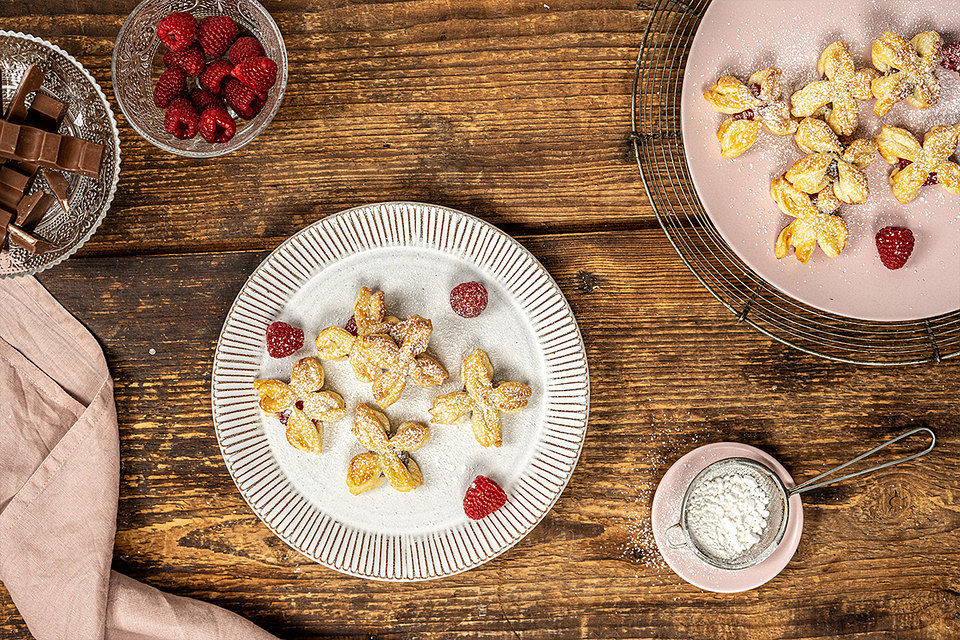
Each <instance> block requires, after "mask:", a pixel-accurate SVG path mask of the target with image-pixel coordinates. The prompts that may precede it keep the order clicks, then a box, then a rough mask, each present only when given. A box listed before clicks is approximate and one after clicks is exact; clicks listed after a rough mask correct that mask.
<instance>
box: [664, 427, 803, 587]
mask: <svg viewBox="0 0 960 640" xmlns="http://www.w3.org/2000/svg"><path fill="white" fill-rule="evenodd" d="M734 456H739V457H742V458H750V459H751V460H757V461H759V462H762V463H763V464H765V465H767V466H768V467H770V468H771V469H773V470H774V471H775V472H776V474H777V475H778V476H780V479H781V480H783V483H784V484H785V485H787V487H792V486H794V482H793V478H792V477H790V474H789V473H788V472H787V470H786V469H784V468H783V465H781V464H780V463H779V462H777V461H776V459H775V458H774V457H773V456H771V455H770V454H768V453H764V452H763V451H761V450H760V449H757V448H756V447H751V446H750V445H746V444H740V443H737V442H717V443H715V444H708V445H706V446H703V447H699V448H697V449H694V450H693V451H691V452H690V453H688V454H687V455H685V456H683V457H682V458H680V459H679V460H677V461H676V462H675V463H674V464H673V466H672V467H670V468H669V469H668V470H667V472H666V473H665V474H664V475H663V480H661V481H660V484H659V485H657V491H656V493H655V494H654V495H653V509H652V511H651V521H652V527H653V538H654V540H656V542H657V548H658V549H659V550H660V555H662V556H663V559H664V560H666V561H667V564H668V565H670V568H671V569H673V570H674V572H675V573H676V574H677V575H678V576H680V577H681V578H683V579H684V580H686V581H687V582H689V583H690V584H692V585H693V586H695V587H699V588H701V589H705V590H707V591H716V592H717V593H737V592H739V591H748V590H750V589H756V588H757V587H759V586H760V585H762V584H763V583H765V582H767V581H768V580H771V579H773V578H774V577H775V576H776V575H777V574H778V573H780V572H781V571H783V568H784V567H785V566H787V563H788V562H790V559H791V558H792V557H793V554H794V552H796V550H797V545H798V544H800V533H801V532H802V530H803V503H801V502H800V496H799V495H796V496H792V497H791V498H790V518H789V519H788V520H787V530H786V532H785V533H784V534H783V540H781V541H780V545H779V546H778V547H777V548H776V550H774V552H773V553H772V554H770V556H768V557H767V559H766V560H764V561H763V562H761V563H760V564H758V565H756V566H753V567H750V568H748V569H740V570H737V571H728V570H726V569H717V568H716V567H713V566H710V565H709V564H707V563H706V562H704V561H703V560H701V559H700V558H698V557H697V556H695V555H694V554H693V552H692V551H690V550H689V549H671V548H670V547H668V546H667V544H666V537H665V536H666V530H667V528H668V527H670V526H672V525H674V524H676V523H677V522H679V521H680V503H681V502H682V501H683V494H684V493H685V492H686V490H687V487H688V486H689V485H690V482H691V481H692V480H693V478H694V477H695V476H696V475H697V474H698V473H700V472H701V471H702V470H703V469H704V468H705V467H706V466H707V465H709V464H712V463H714V462H716V461H717V460H722V459H724V458H730V457H734Z"/></svg>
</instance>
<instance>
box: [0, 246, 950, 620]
mask: <svg viewBox="0 0 960 640" xmlns="http://www.w3.org/2000/svg"><path fill="white" fill-rule="evenodd" d="M520 239H521V241H522V242H523V243H524V244H525V245H526V246H527V247H528V248H530V249H531V251H533V252H534V254H535V255H537V256H538V257H539V258H540V259H541V260H542V261H543V262H544V263H545V265H546V266H547V267H548V268H549V269H550V271H551V273H553V274H554V276H555V277H556V278H557V281H558V282H559V283H560V286H561V288H562V289H563V291H564V293H565V294H566V295H567V296H568V298H569V299H570V302H571V304H572V305H573V308H574V312H575V313H576V315H577V317H578V319H579V322H580V325H581V327H582V329H583V333H584V339H585V342H586V346H587V350H588V354H589V357H590V362H591V366H592V368H591V374H592V376H591V377H592V384H593V397H592V412H591V422H590V428H589V432H588V436H587V442H586V446H585V449H584V453H583V457H582V459H581V462H580V465H579V467H578V469H577V472H576V474H575V475H574V477H573V480H572V481H571V483H570V485H569V487H568V488H567V490H566V491H565V492H564V495H563V497H562V498H561V500H560V502H559V503H558V505H557V507H556V508H555V509H554V510H553V511H552V512H551V514H550V515H549V516H548V517H547V519H546V520H545V521H544V522H543V523H542V524H541V525H540V526H538V527H537V528H536V529H535V530H534V532H533V533H532V534H531V535H530V536H529V537H528V538H527V539H525V540H524V541H523V542H521V543H520V544H519V545H518V546H517V547H516V548H515V549H514V550H512V551H510V552H509V553H507V554H506V555H505V556H503V557H501V558H499V559H497V560H494V561H493V562H491V563H489V564H488V565H485V566H483V567H481V568H479V569H476V570H473V571H470V572H468V573H466V574H463V575H460V576H456V577H453V578H448V579H443V580H439V581H435V582H429V583H425V584H417V585H390V584H379V583H374V582H365V581H362V580H358V579H354V578H349V577H345V576H341V575H339V574H336V573H335V572H332V571H330V570H328V569H325V568H322V567H319V566H316V565H311V564H309V563H308V562H307V561H305V560H304V559H303V558H302V557H300V556H299V555H298V554H296V553H295V552H293V551H290V550H289V549H287V548H286V547H285V546H284V545H283V543H281V542H280V541H279V540H278V539H277V538H275V537H274V536H273V535H272V534H271V533H270V532H269V531H268V530H267V529H266V527H264V526H263V525H262V524H261V523H260V522H259V521H258V520H257V519H256V517H255V516H254V515H253V514H252V513H251V512H250V511H249V510H248V509H247V508H246V506H245V505H244V503H243V501H242V499H241V498H240V496H239V494H238V493H237V491H236V489H235V487H234V486H233V484H232V482H231V480H230V477H229V475H228V473H227V471H226V469H225V467H224V465H223V462H222V459H221V458H220V455H219V451H218V449H217V445H216V438H215V436H214V431H213V425H212V421H211V418H210V413H209V371H210V366H211V363H212V358H213V348H214V345H215V342H216V336H217V334H218V332H219V328H220V324H221V321H222V319H223V317H224V315H225V314H226V311H227V309H228V307H229V305H230V303H231V302H232V300H233V297H234V296H235V294H236V293H237V291H238V290H239V288H240V286H241V285H242V283H243V280H244V279H245V277H246V275H247V274H248V273H249V272H250V271H251V270H252V269H253V268H254V267H255V266H256V265H257V264H258V263H259V261H260V260H261V259H262V258H263V257H264V255H265V254H264V253H263V252H231V253H207V254H193V255H182V256H150V257H146V258H140V257H128V258H77V259H72V260H70V261H68V262H66V263H64V265H62V267H60V268H58V269H57V271H55V272H51V273H49V274H47V275H45V276H43V277H42V280H43V282H44V284H45V285H46V286H48V287H49V288H50V290H51V291H52V292H53V293H54V295H56V296H57V298H58V299H59V300H61V301H62V302H63V303H64V304H65V305H66V306H67V307H68V308H69V309H71V310H73V311H74V312H75V313H76V314H77V315H78V316H79V317H80V318H81V319H82V320H83V321H84V322H85V323H86V324H87V326H89V327H90V329H91V330H92V331H93V332H94V333H95V334H96V335H97V336H99V337H100V339H101V340H102V342H103V345H104V347H105V349H106V353H107V356H108V359H109V361H110V363H111V366H112V369H113V372H114V376H115V378H116V387H117V403H118V407H119V413H120V425H121V434H120V435H121V449H122V451H121V453H122V459H123V474H122V479H121V500H120V515H119V527H120V531H119V534H118V538H117V550H116V567H117V568H118V569H119V570H120V571H124V572H127V573H129V574H131V575H133V576H134V577H137V578H140V579H143V580H146V581H147V582H149V583H151V584H154V585H156V586H158V587H161V588H165V589H169V590H170V591H173V592H175V593H179V594H184V595H191V596H197V597H200V598H204V599H207V600H212V601H214V602H218V603H220V604H223V605H225V606H228V607H230V608H231V609H234V610H236V611H238V612H240V613H242V614H244V615H247V616H249V617H250V618H252V619H253V620H255V621H257V622H258V623H260V624H262V625H264V626H265V627H267V628H268V629H270V630H271V631H273V632H275V633H277V634H279V635H280V636H281V637H287V638H320V637H327V635H328V634H331V635H335V634H347V635H348V636H352V637H357V636H364V635H365V634H369V635H371V636H374V637H378V638H474V637H480V638H512V637H517V635H519V637H522V638H528V637H529V638H537V637H551V638H581V637H618V638H654V637H674V638H703V637H711V638H782V637H791V638H810V639H812V638H832V637H837V636H840V635H843V636H844V637H848V638H858V639H865V638H889V637H898V638H948V637H956V629H957V624H960V621H958V615H960V575H958V568H960V567H958V559H957V555H956V548H957V546H958V544H960V533H958V531H960V488H958V486H957V483H956V477H957V474H958V473H960V419H958V418H957V415H956V410H955V398H956V391H957V389H958V387H960V370H958V369H957V367H955V366H940V367H933V366H930V367H915V368H912V369H909V370H896V369H893V370H890V369H863V368H856V367H852V366H838V365H835V364H830V363H827V362H823V361H820V360H817V359H814V358H812V357H809V356H805V355H802V354H799V353H794V352H792V351H788V350H785V349H783V348H781V347H779V346H777V345H774V344H772V343H770V342H769V341H768V340H766V339H764V338H763V337H761V336H759V335H757V334H756V333H755V332H752V331H750V330H748V329H746V328H744V327H739V326H737V325H736V324H734V323H733V322H732V320H731V318H730V317H729V315H728V312H726V310H724V309H723V308H722V307H721V306H720V305H719V304H718V303H717V302H716V301H714V300H713V299H712V297H710V295H709V294H708V293H706V292H705V291H704V290H703V289H702V288H701V287H700V286H699V285H698V284H697V282H696V280H695V279H694V278H693V276H692V275H690V274H689V273H688V272H686V270H685V268H684V267H683V266H682V265H681V264H680V262H679V260H678V259H677V258H676V257H675V255H674V254H673V253H672V249H671V248H670V246H669V244H668V243H667V241H666V240H665V239H664V238H663V237H662V236H661V234H660V233H659V232H656V231H646V232H643V231H641V232H627V233H612V232H607V233H603V232H598V233H586V234H556V235H553V236H550V237H547V238H544V237H521V238H520ZM594 287H596V288H594ZM91 292H93V293H91ZM151 348H152V349H155V350H156V354H155V355H150V353H149V350H150V349H151ZM920 424H925V425H929V426H931V427H932V428H934V429H935V430H936V431H937V433H938V435H939V437H940V442H939V444H938V447H937V450H936V453H935V454H934V456H932V457H930V458H928V459H926V460H924V461H923V462H918V463H912V464H909V465H906V466H903V467H898V468H895V469H890V470H886V471H884V472H881V473H879V474H877V475H875V476H871V477H869V478H867V479H865V480H864V481H863V483H862V485H857V484H852V483H848V484H845V485H842V486H839V487H836V488H829V489H824V490H821V491H819V492H816V493H814V494H810V495H809V497H805V503H806V507H805V519H806V529H805V531H804V536H803V539H802V541H801V543H800V548H799V550H798V553H797V556H796V557H795V559H794V560H793V561H792V562H791V564H790V565H789V566H788V567H787V569H786V570H785V571H784V572H783V573H782V574H781V575H780V576H779V577H777V578H776V579H774V580H773V581H772V582H770V583H769V584H768V585H766V586H764V587H762V588H760V589H758V590H756V591H752V592H748V593H745V594H739V595H729V596H720V595H714V594H707V593H703V592H700V591H699V590H697V589H695V588H693V587H691V586H689V585H686V584H685V583H683V582H682V581H681V580H680V579H679V578H677V577H676V576H674V575H673V574H672V573H670V572H669V570H667V569H664V568H662V567H659V566H657V565H656V564H655V562H653V561H654V560H655V558H653V557H652V554H655V553H656V552H655V550H654V549H653V548H652V547H650V546H649V544H639V545H638V544H636V543H635V540H634V538H635V535H634V531H635V529H636V527H637V526H638V524H637V523H638V522H642V521H644V519H645V518H646V517H647V516H648V511H649V496H650V492H651V491H652V488H653V487H654V486H655V485H656V483H657V482H658V481H659V479H660V477H661V476H662V474H663V473H664V471H665V470H666V468H667V467H668V466H669V464H670V463H671V462H672V461H673V460H674V459H676V458H677V457H679V456H680V455H681V454H682V453H683V452H685V451H686V450H688V449H689V448H691V447H693V446H696V445H698V444H703V443H707V442H713V441H720V440H737V441H742V442H747V443H750V444H755V445H758V446H761V447H763V448H764V449H765V450H767V451H770V452H771V453H773V454H774V455H776V456H777V457H778V458H779V459H780V460H782V461H783V463H784V464H785V465H786V466H787V467H788V468H789V469H791V470H793V471H794V472H795V473H796V475H797V476H799V477H806V476H809V475H812V474H814V473H815V472H816V470H817V469H820V468H823V467H825V466H826V465H828V464H833V463H837V462H840V461H841V460H843V459H845V457H849V456H850V455H851V454H852V453H853V452H854V451H857V450H859V449H865V448H868V446H869V444H870V443H872V442H875V441H877V440H879V439H881V438H883V437H884V436H886V435H889V434H892V433H895V432H897V431H899V430H901V429H904V428H906V427H908V426H911V425H920ZM2 610H3V611H4V613H8V614H9V615H10V616H11V621H10V622H9V623H7V625H6V627H0V628H3V629H5V630H7V631H9V634H10V635H9V637H12V638H26V637H27V636H26V635H25V631H24V630H23V628H22V627H21V626H19V624H20V623H19V622H18V621H17V620H16V619H15V615H14V612H13V609H12V606H11V605H10V604H9V602H5V603H4V604H3V607H2Z"/></svg>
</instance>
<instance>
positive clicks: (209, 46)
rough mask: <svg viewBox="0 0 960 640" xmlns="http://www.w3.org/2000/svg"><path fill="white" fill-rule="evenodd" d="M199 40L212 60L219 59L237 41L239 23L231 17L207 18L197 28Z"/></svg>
mask: <svg viewBox="0 0 960 640" xmlns="http://www.w3.org/2000/svg"><path fill="white" fill-rule="evenodd" d="M197 39H198V40H199V41H200V46H201V47H203V50H204V52H205V53H206V54H207V56H208V57H210V58H219V57H220V56H222V55H223V54H225V53H226V52H227V49H229V48H230V45H232V44H233V41H234V40H236V39H237V23H236V22H234V21H233V18H231V17H229V16H207V17H206V18H203V19H202V20H200V24H199V25H198V26H197Z"/></svg>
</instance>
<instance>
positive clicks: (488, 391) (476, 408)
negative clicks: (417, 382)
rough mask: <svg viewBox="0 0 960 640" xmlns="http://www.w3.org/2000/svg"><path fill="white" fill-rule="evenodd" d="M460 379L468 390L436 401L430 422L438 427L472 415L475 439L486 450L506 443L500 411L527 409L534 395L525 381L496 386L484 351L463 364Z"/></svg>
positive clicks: (470, 356) (490, 365)
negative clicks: (504, 441) (501, 426)
mask: <svg viewBox="0 0 960 640" xmlns="http://www.w3.org/2000/svg"><path fill="white" fill-rule="evenodd" d="M460 377H461V378H462V379H463V385H464V388H465V389H466V391H456V392H454V393H447V394H444V395H442V396H440V397H438V398H437V399H436V400H434V401H433V407H432V408H431V409H430V416H431V420H432V421H433V422H435V423H437V424H457V423H458V422H459V421H460V418H461V417H462V416H464V415H466V414H468V413H470V414H472V415H471V423H472V425H473V437H474V438H476V439H477V442H479V443H480V444H481V445H483V446H484V447H489V446H494V447H499V446H500V445H501V444H503V435H502V432H501V429H500V412H503V413H516V412H518V411H520V410H521V409H523V408H524V407H526V406H527V402H528V401H529V400H530V396H531V394H532V393H533V392H532V391H531V390H530V387H528V386H527V385H525V384H523V383H522V382H501V383H500V384H498V385H494V384H493V365H492V364H490V358H488V357H487V354H486V353H484V351H483V350H482V349H477V350H476V351H474V352H473V353H471V354H470V355H469V356H467V358H466V359H465V360H464V361H463V364H462V365H461V366H460Z"/></svg>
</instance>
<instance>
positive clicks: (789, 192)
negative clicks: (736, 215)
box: [770, 178, 848, 264]
mask: <svg viewBox="0 0 960 640" xmlns="http://www.w3.org/2000/svg"><path fill="white" fill-rule="evenodd" d="M770 195H771V196H773V199H774V201H775V202H776V203H777V206H778V207H780V210H781V211H783V212H784V213H785V214H787V215H788V216H792V217H793V218H795V219H794V221H793V222H791V223H790V224H789V225H787V226H786V227H785V228H784V229H783V230H782V231H781V232H780V234H779V235H778V236H777V243H776V246H775V249H774V253H775V254H776V256H777V258H778V259H780V258H783V257H784V256H786V255H787V254H788V253H790V247H795V248H796V255H797V260H799V261H800V262H801V263H802V264H807V262H809V260H810V257H811V256H812V255H813V251H814V249H816V248H817V245H820V248H821V249H822V250H823V252H824V253H825V254H827V255H828V256H830V257H831V258H836V257H837V256H838V255H840V252H841V251H843V249H844V247H845V246H846V245H847V236H848V231H847V225H846V224H845V223H844V222H843V218H841V217H840V216H838V215H833V211H836V210H837V208H838V207H839V206H840V202H839V201H838V200H837V199H836V198H835V196H834V195H833V191H832V190H830V189H824V190H823V191H821V192H820V194H818V195H817V196H815V198H816V203H814V201H813V200H811V198H810V196H809V195H808V194H806V193H804V192H803V191H800V190H799V189H797V188H796V187H795V186H793V185H792V184H790V182H788V181H787V180H786V178H779V179H777V180H774V181H773V184H771V185H770Z"/></svg>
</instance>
